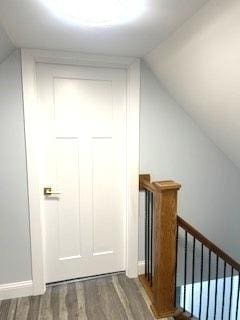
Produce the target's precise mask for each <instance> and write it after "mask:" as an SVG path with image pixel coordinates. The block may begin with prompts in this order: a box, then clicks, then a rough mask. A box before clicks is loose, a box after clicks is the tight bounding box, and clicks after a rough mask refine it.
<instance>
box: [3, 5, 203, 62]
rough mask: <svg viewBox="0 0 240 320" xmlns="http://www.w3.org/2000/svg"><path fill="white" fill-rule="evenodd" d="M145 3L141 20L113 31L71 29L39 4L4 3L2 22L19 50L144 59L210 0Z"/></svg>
mask: <svg viewBox="0 0 240 320" xmlns="http://www.w3.org/2000/svg"><path fill="white" fill-rule="evenodd" d="M86 1H87V0H86ZM145 1H146V11H145V13H144V14H143V15H142V16H141V17H140V18H139V19H138V20H135V21H134V22H131V23H128V24H125V25H119V26H112V27H100V28H94V27H80V26H76V25H75V26H74V25H70V24H68V23H67V22H64V21H62V20H60V19H59V18H57V17H56V16H55V15H53V14H52V13H50V12H49V11H48V10H47V9H46V8H45V7H44V6H43V5H42V3H41V2H40V1H39V0H1V1H0V21H1V22H2V23H3V25H4V27H5V29H6V31H7V32H8V34H9V35H10V37H11V39H14V42H15V45H16V46H18V47H28V48H40V49H59V50H71V51H82V52H90V53H101V54H114V55H115V54H117V55H129V56H143V55H145V54H146V53H148V52H149V51H151V50H152V49H154V48H155V47H157V46H158V45H159V43H160V42H161V41H163V40H165V39H166V38H167V37H168V36H169V35H170V34H171V33H172V32H173V31H174V30H175V29H177V28H178V27H179V26H180V25H181V24H182V23H183V22H184V21H185V20H186V19H188V18H189V17H191V16H192V15H193V14H194V13H195V12H196V11H197V10H199V8H200V7H201V6H202V5H203V4H204V3H205V2H206V1H207V0H181V1H179V0H145Z"/></svg>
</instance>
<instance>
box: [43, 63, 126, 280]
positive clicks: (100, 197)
mask: <svg viewBox="0 0 240 320" xmlns="http://www.w3.org/2000/svg"><path fill="white" fill-rule="evenodd" d="M37 83H38V88H37V90H38V97H39V110H40V113H39V115H38V116H39V122H40V123H41V127H42V137H41V141H42V146H40V148H41V150H42V152H41V155H40V156H41V161H40V162H41V170H42V174H41V177H40V179H41V185H42V188H44V187H51V188H52V191H53V192H60V194H59V195H58V194H57V195H52V196H45V197H44V200H43V212H44V235H45V239H44V240H45V241H44V242H45V266H46V268H45V269H46V271H45V273H46V282H54V281H60V280H64V279H72V278H77V277H85V276H91V275H96V274H103V273H110V272H116V271H121V270H124V269H125V224H126V223H125V220H126V219H125V218H126V214H125V211H126V71H125V70H121V69H110V68H93V67H77V66H63V65H52V64H38V65H37Z"/></svg>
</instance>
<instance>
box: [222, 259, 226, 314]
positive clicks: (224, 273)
mask: <svg viewBox="0 0 240 320" xmlns="http://www.w3.org/2000/svg"><path fill="white" fill-rule="evenodd" d="M226 267H227V263H226V262H224V269H223V270H224V271H223V296H222V320H223V319H224V309H225V289H226Z"/></svg>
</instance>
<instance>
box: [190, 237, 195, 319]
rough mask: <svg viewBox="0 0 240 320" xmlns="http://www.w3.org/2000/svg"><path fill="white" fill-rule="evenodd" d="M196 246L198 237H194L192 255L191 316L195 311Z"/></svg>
mask: <svg viewBox="0 0 240 320" xmlns="http://www.w3.org/2000/svg"><path fill="white" fill-rule="evenodd" d="M195 247H196V239H195V238H194V237H193V256H192V302H191V317H193V312H194V285H195Z"/></svg>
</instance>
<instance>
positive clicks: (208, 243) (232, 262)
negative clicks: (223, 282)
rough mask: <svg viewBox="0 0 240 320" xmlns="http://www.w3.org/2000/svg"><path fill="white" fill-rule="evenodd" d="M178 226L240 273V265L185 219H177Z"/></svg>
mask: <svg viewBox="0 0 240 320" xmlns="http://www.w3.org/2000/svg"><path fill="white" fill-rule="evenodd" d="M177 224H178V226H180V227H181V228H182V229H184V230H185V231H187V232H188V233H189V234H191V235H192V236H193V237H194V238H196V239H197V240H198V241H199V242H201V243H202V244H203V245H204V246H205V247H207V248H208V249H209V250H210V251H212V252H213V253H215V254H216V255H217V256H218V257H219V258H221V259H222V260H223V261H224V262H226V263H227V264H229V265H230V266H231V267H233V268H234V269H236V270H237V271H238V272H240V264H239V263H238V262H237V261H236V260H234V259H232V258H231V257H230V256H229V255H228V254H226V253H225V252H224V251H223V250H221V249H220V248H219V247H217V246H216V245H215V244H214V243H213V242H211V241H210V240H208V239H207V238H206V237H205V236H204V235H203V234H202V233H200V232H199V231H198V230H196V229H195V228H194V227H192V226H191V225H190V224H189V223H187V222H186V221H185V220H184V219H183V218H181V217H179V216H178V217H177Z"/></svg>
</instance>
